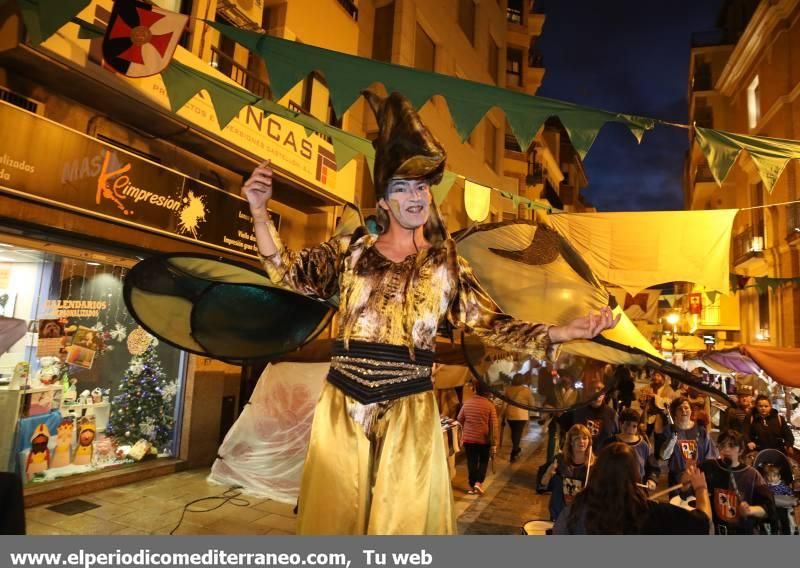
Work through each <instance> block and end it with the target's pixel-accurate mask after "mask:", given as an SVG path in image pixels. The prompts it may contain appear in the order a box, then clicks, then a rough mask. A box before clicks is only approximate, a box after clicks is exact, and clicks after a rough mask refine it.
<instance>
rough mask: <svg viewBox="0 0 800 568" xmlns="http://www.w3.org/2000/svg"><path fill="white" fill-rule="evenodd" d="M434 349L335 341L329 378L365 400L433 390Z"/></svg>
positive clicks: (381, 400) (373, 400)
mask: <svg viewBox="0 0 800 568" xmlns="http://www.w3.org/2000/svg"><path fill="white" fill-rule="evenodd" d="M431 367H433V351H427V350H421V349H417V350H416V351H415V352H414V360H412V359H411V357H410V355H409V352H408V348H407V347H403V346H399V345H386V344H383V343H368V342H365V341H351V342H350V349H345V348H344V343H342V342H341V341H337V342H336V343H334V345H333V355H332V357H331V369H330V371H329V372H328V381H329V382H330V383H332V384H333V385H335V386H336V387H337V388H338V389H339V390H341V391H343V392H344V393H345V394H348V395H350V396H352V397H353V398H354V399H356V400H357V401H358V402H360V403H361V404H371V403H375V402H383V401H386V400H394V399H396V398H400V397H402V396H408V395H410V394H416V393H420V392H425V391H429V390H433V383H432V382H431Z"/></svg>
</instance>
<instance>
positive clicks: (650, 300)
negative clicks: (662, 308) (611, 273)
mask: <svg viewBox="0 0 800 568" xmlns="http://www.w3.org/2000/svg"><path fill="white" fill-rule="evenodd" d="M608 291H609V293H611V294H612V295H613V296H614V299H615V300H616V301H617V305H619V306H621V307H622V309H623V311H624V312H625V315H626V316H628V318H630V319H631V320H632V321H640V320H644V321H647V322H650V323H656V322H657V321H658V300H659V299H660V298H661V297H662V296H661V290H643V291H642V292H639V293H638V294H629V293H628V292H626V291H625V290H623V289H622V288H616V287H613V288H609V289H608ZM670 306H672V304H670Z"/></svg>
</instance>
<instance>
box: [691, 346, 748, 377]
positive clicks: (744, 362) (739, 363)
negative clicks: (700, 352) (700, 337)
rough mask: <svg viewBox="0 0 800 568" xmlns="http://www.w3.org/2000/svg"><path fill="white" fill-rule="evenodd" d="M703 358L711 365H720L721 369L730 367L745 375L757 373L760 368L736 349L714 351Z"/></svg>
mask: <svg viewBox="0 0 800 568" xmlns="http://www.w3.org/2000/svg"><path fill="white" fill-rule="evenodd" d="M703 360H704V361H706V362H708V363H709V364H711V365H712V366H713V364H714V363H716V364H717V365H722V367H723V369H730V370H731V371H734V372H736V373H743V374H745V375H758V374H759V373H760V372H761V368H760V367H759V366H758V365H757V364H756V363H755V361H753V360H752V359H751V358H750V357H748V356H747V355H743V354H741V353H739V351H738V350H735V349H729V350H726V351H715V352H713V353H709V354H708V355H706V356H705V357H703Z"/></svg>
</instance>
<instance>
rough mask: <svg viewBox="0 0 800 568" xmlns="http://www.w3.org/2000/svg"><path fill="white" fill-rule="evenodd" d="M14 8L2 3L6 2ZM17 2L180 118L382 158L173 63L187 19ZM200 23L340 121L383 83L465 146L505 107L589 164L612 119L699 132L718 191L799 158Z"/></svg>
mask: <svg viewBox="0 0 800 568" xmlns="http://www.w3.org/2000/svg"><path fill="white" fill-rule="evenodd" d="M6 1H7V0H0V4H3V3H5V2H6ZM15 1H16V3H17V5H18V7H19V9H20V12H21V15H22V18H23V20H24V22H25V25H26V29H27V31H28V41H29V42H30V43H32V44H34V45H38V44H40V43H42V42H44V41H45V40H46V39H47V38H48V37H50V36H51V35H53V34H54V33H56V32H57V31H58V30H59V29H60V28H61V27H62V26H63V25H65V24H67V23H69V22H72V23H75V24H77V25H79V26H80V28H81V29H80V37H82V38H96V37H99V35H100V34H104V35H105V39H104V46H103V47H104V55H105V56H106V63H107V64H108V65H110V66H112V67H114V68H115V70H117V71H118V72H121V73H122V74H125V75H127V76H131V77H143V76H148V75H154V74H158V73H161V76H162V78H163V80H164V83H165V86H166V89H167V92H168V96H169V100H170V106H171V107H172V110H173V111H177V110H178V109H180V108H181V107H182V106H183V105H185V104H186V103H187V102H188V101H189V100H191V99H192V98H193V97H194V96H195V95H197V94H198V93H199V92H200V91H202V90H205V91H206V92H207V93H208V94H209V96H210V98H211V101H212V104H213V106H214V109H215V112H216V114H217V120H218V123H219V126H220V128H221V129H224V128H225V126H227V125H228V123H229V122H230V121H231V120H233V118H235V117H236V116H237V115H238V113H239V112H240V111H241V110H242V109H243V108H244V107H245V106H247V105H251V106H254V107H256V108H259V109H261V110H263V111H264V112H265V113H268V114H275V115H278V116H281V117H284V118H286V119H288V120H291V121H293V122H297V123H299V124H301V125H303V126H304V127H305V128H306V130H307V131H315V132H318V133H319V134H321V135H324V136H327V137H329V138H330V139H331V140H332V141H333V145H334V150H335V154H336V162H337V167H338V168H342V167H344V166H345V165H346V164H347V163H349V162H350V160H352V159H353V158H355V157H356V156H358V155H363V156H364V157H365V158H366V159H367V161H368V162H371V161H372V160H373V159H374V151H373V149H372V144H371V143H370V141H368V140H366V139H364V138H361V137H359V136H356V135H353V134H350V133H347V132H345V131H343V130H341V129H338V128H335V127H333V126H331V125H329V124H327V123H324V122H322V121H320V120H317V119H315V118H313V117H310V116H307V115H303V114H301V113H297V112H293V111H290V110H289V109H286V108H285V107H282V106H281V105H278V104H277V103H275V102H273V101H270V100H269V99H264V98H261V97H258V96H257V95H255V94H253V93H251V92H250V91H247V90H246V89H244V88H240V87H238V86H233V85H231V84H230V83H228V82H226V81H222V80H220V79H217V78H215V77H211V76H209V75H207V74H205V73H202V72H200V71H197V70H196V69H193V68H190V67H188V66H186V65H183V64H181V63H179V62H177V61H175V60H173V59H172V54H173V53H174V50H175V47H176V46H177V43H178V40H179V38H180V35H181V33H182V32H183V30H184V28H185V26H186V23H187V22H188V19H189V17H188V16H185V15H181V14H177V13H174V12H170V11H168V10H164V9H161V8H158V7H157V6H153V5H151V4H148V3H145V2H142V1H139V0H116V1H115V2H114V8H113V11H112V16H111V19H110V21H109V26H108V28H107V29H106V30H103V29H102V28H99V27H98V26H96V25H94V24H91V23H89V22H86V21H84V20H81V19H80V18H78V14H79V13H80V12H81V11H82V10H84V9H85V8H86V7H87V6H88V5H89V4H90V0H15ZM200 21H203V22H204V23H206V24H207V25H208V26H210V27H211V28H213V29H215V30H217V31H218V32H219V33H220V34H222V35H224V36H225V37H227V38H229V39H231V40H233V41H236V42H237V43H239V44H240V45H242V46H244V47H246V48H247V49H249V50H250V51H251V52H252V53H254V54H256V55H258V56H260V57H261V58H262V59H263V60H264V63H265V64H266V66H267V69H268V72H269V77H270V87H271V89H272V93H273V96H274V98H275V100H278V99H280V98H281V97H282V96H283V95H285V94H286V93H287V92H288V91H289V90H290V89H291V88H293V87H294V86H295V85H296V84H297V83H298V82H300V81H301V80H303V79H305V78H306V77H308V75H309V74H311V73H312V72H319V73H321V74H322V75H323V76H324V77H325V79H326V82H327V85H328V88H329V91H330V96H331V104H332V106H333V108H334V111H335V112H336V114H337V116H342V114H344V112H345V111H346V110H347V109H348V108H350V106H351V105H352V104H353V103H355V102H356V100H357V99H358V98H359V96H360V93H361V91H362V90H365V89H367V88H369V87H371V86H373V85H374V84H376V83H381V84H382V85H383V86H384V87H385V88H386V90H387V91H389V92H391V91H395V90H397V91H400V92H402V93H403V94H404V95H405V96H407V97H408V98H409V99H410V100H411V101H412V102H413V103H414V105H415V106H417V108H419V107H421V106H422V105H424V104H425V103H426V102H427V101H428V100H429V99H430V98H431V97H433V96H434V95H439V96H442V97H443V98H444V99H445V100H446V102H447V106H448V109H449V111H450V115H451V118H452V120H453V123H454V126H455V128H456V130H457V132H458V133H459V135H460V137H461V139H462V141H464V140H466V139H467V138H468V137H469V136H470V134H471V132H472V130H473V129H474V128H475V126H476V125H477V124H478V123H479V122H480V121H481V119H482V118H483V117H484V115H485V114H486V113H487V112H489V110H490V109H492V108H495V107H497V108H500V109H501V110H503V112H504V113H505V116H506V119H507V120H508V123H509V124H510V126H511V130H512V132H513V134H514V136H515V137H516V139H517V142H518V143H519V145H520V147H521V148H528V147H529V146H530V145H531V143H532V142H533V140H534V138H535V137H536V134H537V132H538V131H539V129H540V128H541V127H542V125H543V124H544V123H545V121H546V120H547V119H548V118H550V117H554V116H555V117H558V118H559V120H560V121H561V123H562V124H563V125H564V128H565V129H566V131H567V133H568V135H569V137H570V141H571V142H572V144H573V146H574V147H575V149H576V151H577V153H578V154H579V155H580V156H581V158H584V157H585V156H586V154H587V153H588V151H589V149H590V148H591V146H592V144H593V142H594V140H595V139H596V137H597V135H598V134H599V131H600V129H601V128H602V126H604V125H605V124H606V123H608V122H619V123H621V124H623V125H625V126H626V127H627V128H628V129H629V130H630V132H631V133H632V134H633V135H634V137H635V138H636V140H637V141H638V142H641V140H642V138H643V136H644V133H645V131H648V130H652V129H653V128H655V127H656V126H657V125H658V126H672V127H681V128H694V131H695V133H696V140H697V143H698V145H699V146H700V148H701V149H702V151H703V153H704V154H705V156H706V159H707V161H708V164H709V167H710V169H711V172H712V175H713V177H714V179H715V180H716V182H717V183H718V184H719V185H722V184H723V182H724V181H725V179H726V177H727V175H728V173H729V172H730V171H731V169H732V166H733V164H734V163H735V161H736V160H737V159H739V157H740V156H741V155H742V154H746V155H747V156H749V158H750V160H751V161H752V163H753V165H754V166H755V168H756V169H757V170H758V172H759V175H760V177H761V179H762V181H763V183H764V187H765V189H766V190H767V191H768V192H772V190H773V188H774V186H775V183H776V182H777V180H778V178H779V177H780V175H781V173H782V172H783V170H784V169H785V167H786V164H787V163H788V161H789V160H791V159H797V158H800V141H797V140H787V139H779V138H770V137H764V136H747V135H743V134H735V133H729V132H724V131H719V130H713V129H707V128H701V127H690V126H688V125H681V124H676V123H671V122H665V121H660V120H656V119H652V118H648V117H643V116H636V115H630V114H623V113H615V112H610V111H606V110H601V109H595V108H591V107H584V106H579V105H575V104H572V103H568V102H564V101H559V100H555V99H549V98H544V97H537V96H533V95H527V94H524V93H519V92H516V91H511V90H508V89H504V88H502V87H497V86H494V85H486V84H483V83H477V82H474V81H469V80H465V79H459V78H456V77H451V76H447V75H441V74H438V73H431V72H428V71H423V70H419V69H413V68H410V67H404V66H400V65H394V64H390V63H384V62H380V61H373V60H371V59H366V58H362V57H357V56H353V55H349V54H344V53H339V52H336V51H331V50H327V49H323V48H319V47H314V46H311V45H306V44H301V43H298V42H294V41H289V40H285V39H281V38H277V37H273V36H270V35H265V34H262V33H257V32H252V31H248V30H243V29H240V28H236V27H233V26H229V25H225V24H221V23H218V22H212V21H208V20H200ZM143 27H144V28H147V30H146V31H145V32H144V33H145V34H146V37H145V38H144V40H146V41H144V40H143V38H142V37H138V38H135V39H132V38H131V37H130V33H137V32H138V33H140V34H141V33H142V29H143ZM126 34H128V35H127V36H126ZM144 44H147V48H148V49H144V48H143V46H144ZM151 48H154V49H151ZM154 54H155V55H154ZM457 177H460V178H462V179H465V178H464V176H459V175H458V174H455V173H453V172H447V175H446V176H445V179H444V180H443V183H442V184H440V185H439V186H438V187H437V188H434V198H435V199H436V200H437V202H441V201H442V200H443V199H444V197H445V196H446V195H447V193H448V191H449V189H450V187H451V186H452V184H453V182H454V181H455V179H456V178H457ZM484 187H486V186H484ZM489 189H490V190H493V191H497V192H499V193H500V195H502V196H503V197H506V198H508V199H511V200H512V201H513V202H514V205H515V206H517V207H518V206H520V205H523V206H526V207H528V208H533V207H544V208H545V209H550V208H548V207H546V206H542V205H540V204H538V203H536V202H535V201H532V200H530V199H528V198H525V197H522V196H519V195H516V194H514V193H512V192H508V191H502V190H498V189H495V188H489Z"/></svg>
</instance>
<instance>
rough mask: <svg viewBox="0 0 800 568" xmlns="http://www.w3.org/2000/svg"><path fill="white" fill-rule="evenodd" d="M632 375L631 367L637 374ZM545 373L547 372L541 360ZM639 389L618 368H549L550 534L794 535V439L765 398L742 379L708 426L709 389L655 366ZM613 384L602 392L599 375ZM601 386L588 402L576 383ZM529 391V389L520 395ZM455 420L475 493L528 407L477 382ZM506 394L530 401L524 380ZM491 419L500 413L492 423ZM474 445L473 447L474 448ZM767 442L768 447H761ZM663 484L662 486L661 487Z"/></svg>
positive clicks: (517, 434) (546, 474)
mask: <svg viewBox="0 0 800 568" xmlns="http://www.w3.org/2000/svg"><path fill="white" fill-rule="evenodd" d="M637 372H638V371H637ZM544 373H545V374H546V376H547V378H548V381H547V382H550V381H549V379H550V376H551V374H552V376H553V377H555V373H552V372H551V373H548V370H547V369H545V371H544ZM646 377H647V379H649V380H648V381H647V382H646V384H645V385H644V386H642V387H641V388H639V389H638V390H637V389H636V388H635V381H634V376H633V374H632V373H631V371H630V370H629V369H627V368H625V367H618V368H617V369H612V368H609V367H606V368H603V369H601V370H600V371H599V372H598V374H597V376H596V377H591V378H587V377H586V376H585V375H584V376H582V377H580V378H577V377H568V376H558V377H557V380H554V381H552V382H553V383H554V388H553V389H552V391H551V392H549V393H547V397H546V402H547V403H549V406H551V407H552V408H554V409H564V410H561V411H556V412H551V413H546V414H543V416H542V419H541V420H540V423H541V424H542V425H543V426H544V427H546V429H547V434H548V440H549V443H548V455H547V458H546V462H545V464H544V465H543V466H542V467H540V469H539V477H538V480H537V481H538V484H539V488H540V490H541V491H544V492H549V493H550V505H549V511H550V516H551V520H552V521H553V522H554V523H555V526H554V529H553V530H554V532H555V533H556V534H598V533H600V534H653V533H663V534H675V533H684V534H687V533H688V534H709V533H713V534H762V533H772V534H776V533H777V534H791V533H793V532H796V530H795V526H794V522H793V508H794V507H795V506H796V505H797V499H796V498H795V494H794V488H793V480H792V473H791V467H789V463H790V462H789V460H788V457H790V456H793V455H794V447H793V446H794V436H793V433H792V429H791V427H790V425H789V424H787V422H786V420H785V419H784V417H783V416H782V415H781V414H780V413H779V412H778V411H777V409H775V408H773V406H772V402H771V400H770V397H768V396H767V395H765V394H758V395H757V396H755V395H756V393H755V392H754V390H753V388H752V387H749V386H747V385H744V386H742V387H740V388H739V390H738V392H737V394H736V401H737V406H736V407H733V408H729V409H727V410H725V411H722V412H721V413H720V414H719V418H718V424H716V422H717V419H716V417H715V423H714V424H713V425H712V420H711V415H712V412H711V404H710V399H709V397H708V395H706V394H705V393H702V392H699V391H698V390H696V389H694V388H691V387H689V386H688V385H685V384H682V383H681V384H673V383H672V382H671V380H670V379H669V378H668V377H666V376H665V375H664V374H662V373H661V372H658V371H654V370H649V371H648V375H646ZM611 380H613V381H614V383H613V384H614V385H615V388H614V390H613V391H610V392H608V391H607V389H606V388H605V385H604V382H605V381H611ZM579 381H580V382H585V383H586V384H585V386H584V385H581V384H579V385H578V386H583V388H588V389H591V390H592V391H594V392H596V393H598V394H597V395H596V396H594V398H593V399H592V400H591V402H589V403H588V404H586V405H583V406H580V405H579V406H578V407H577V408H575V409H572V408H571V407H572V406H574V405H575V403H576V402H577V400H578V395H577V394H576V383H579ZM525 393H527V394H525ZM477 394H478V396H475V397H473V398H472V399H469V400H468V401H467V402H466V403H465V405H464V407H463V409H462V411H461V413H460V414H459V417H458V420H459V421H460V422H461V423H462V424H463V425H464V428H465V433H464V441H465V445H466V448H467V455H468V469H469V472H470V473H469V483H470V490H469V492H470V493H483V483H484V478H485V475H486V463H487V460H488V459H489V456H493V455H494V454H495V452H496V449H497V443H498V442H497V441H498V440H499V439H500V436H501V431H502V422H503V418H504V417H505V419H506V421H507V423H508V425H509V427H510V429H511V433H512V444H511V447H512V449H511V454H510V455H509V456H508V458H509V460H510V461H515V460H516V459H518V457H519V453H520V451H521V450H520V438H521V435H522V429H523V428H524V425H525V422H526V414H527V411H526V410H522V409H519V408H517V409H515V410H513V411H512V412H509V409H512V408H514V407H513V405H503V406H502V408H501V409H500V412H498V409H497V407H496V406H495V405H493V404H492V403H491V402H490V398H491V394H490V392H489V389H487V388H486V387H484V386H483V385H480V386H479V387H478V391H477ZM505 394H506V398H510V399H511V400H514V401H518V402H521V403H522V404H526V405H529V406H532V405H533V403H534V401H533V398H532V395H531V390H530V388H529V387H528V386H527V385H526V384H524V381H523V380H522V377H520V376H517V377H515V379H514V381H512V383H511V384H510V385H509V386H508V387H507V392H506V393H505ZM498 416H499V420H498ZM476 446H477V447H476ZM764 450H768V451H767V452H764ZM659 485H661V487H659Z"/></svg>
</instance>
